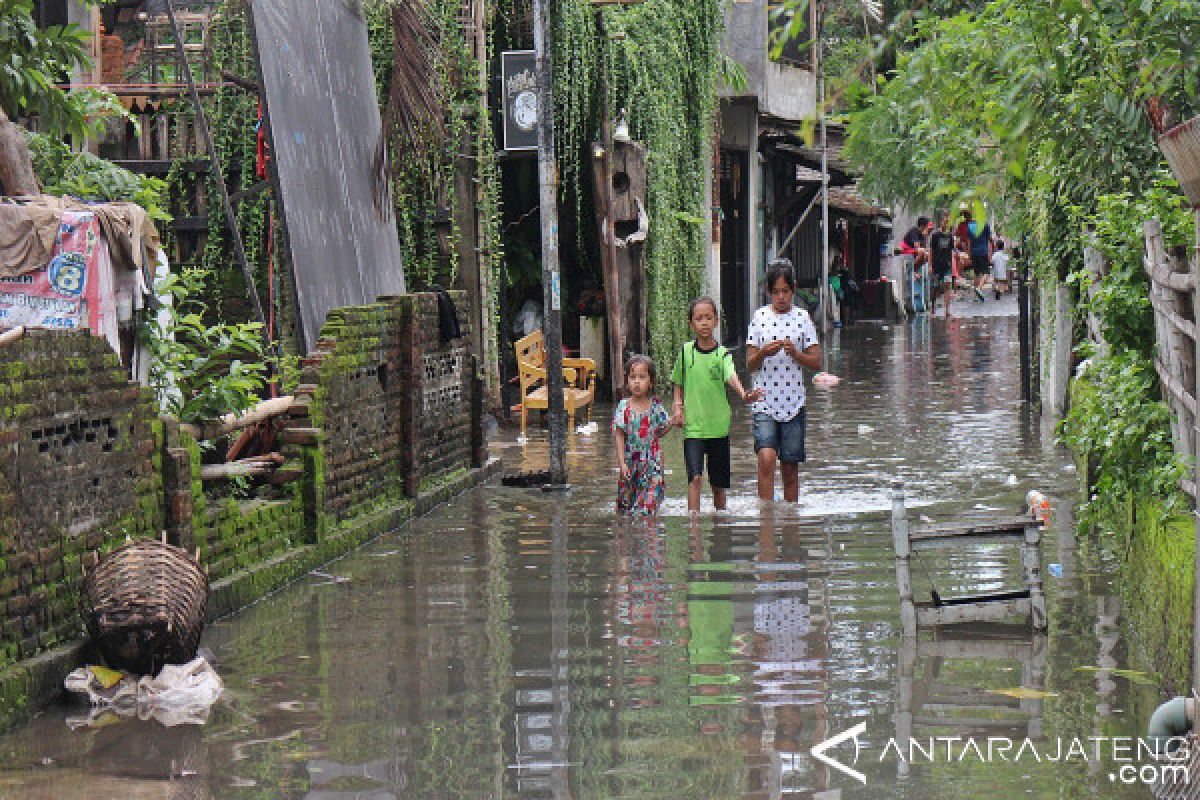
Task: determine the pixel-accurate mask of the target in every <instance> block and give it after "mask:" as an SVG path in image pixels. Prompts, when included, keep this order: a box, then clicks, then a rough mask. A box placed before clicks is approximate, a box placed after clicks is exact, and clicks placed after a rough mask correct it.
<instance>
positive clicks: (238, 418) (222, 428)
mask: <svg viewBox="0 0 1200 800" xmlns="http://www.w3.org/2000/svg"><path fill="white" fill-rule="evenodd" d="M295 399H296V398H295V397H293V396H292V395H290V394H289V395H285V396H284V397H274V398H272V399H270V400H264V401H262V402H261V403H259V404H258V405H257V406H255V407H254V408H252V409H250V410H249V411H247V412H246V413H244V414H234V413H229V414H226V415H224V416H222V417H220V418H219V419H215V420H210V421H208V422H203V423H199V424H192V423H188V422H181V423H180V424H179V429H180V430H181V431H185V432H186V433H187V434H188V435H190V436H191V437H192V438H194V439H196V440H197V441H203V440H205V439H216V438H218V437H220V436H224V435H225V434H227V433H233V432H234V431H236V430H241V429H242V428H248V427H250V426H251V425H254V424H256V423H259V422H263V421H265V420H267V419H270V418H271V417H277V416H279V415H281V414H286V413H287V412H288V409H290V408H291V407H292V402H293V401H294V400H295Z"/></svg>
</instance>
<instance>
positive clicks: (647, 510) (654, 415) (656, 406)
mask: <svg viewBox="0 0 1200 800" xmlns="http://www.w3.org/2000/svg"><path fill="white" fill-rule="evenodd" d="M625 388H626V389H628V390H629V397H626V398H625V399H624V400H622V401H621V402H620V403H618V404H617V410H616V413H614V414H613V434H615V435H616V437H617V453H618V457H619V458H620V459H621V463H620V468H621V480H620V482H619V483H618V484H617V513H619V514H628V515H630V516H634V517H643V516H645V517H652V516H654V515H656V514H657V513H658V507H659V506H660V505H662V501H663V498H664V497H665V495H666V486H665V484H664V482H663V460H662V446H661V445H660V444H659V441H658V440H659V439H661V438H662V437H663V436H665V435H666V434H667V431H669V430H671V426H672V422H671V418H670V416H669V415H668V414H667V409H666V408H665V407H664V406H663V404H662V403H660V402H659V401H658V398H657V397H654V396H653V395H652V394H651V392H653V391H654V362H653V361H651V360H650V359H649V358H647V357H646V356H632V357H631V358H630V359H629V362H628V363H627V364H626V365H625Z"/></svg>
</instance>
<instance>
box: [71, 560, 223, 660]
mask: <svg viewBox="0 0 1200 800" xmlns="http://www.w3.org/2000/svg"><path fill="white" fill-rule="evenodd" d="M80 599H81V603H82V606H83V609H82V610H83V620H84V623H85V624H86V625H87V629H88V633H90V634H91V636H92V638H93V639H95V641H96V643H97V644H98V645H99V646H100V651H101V652H102V653H104V657H105V658H106V659H107V660H108V662H109V665H110V666H113V667H116V668H119V669H124V670H128V671H130V672H135V673H137V674H139V675H155V674H157V673H158V671H159V670H160V669H162V666H163V664H185V663H187V662H188V661H191V660H192V659H193V658H195V657H196V648H197V646H198V645H199V644H200V633H201V632H202V631H203V630H204V614H205V606H206V605H207V604H208V576H206V575H205V574H204V571H203V570H202V569H200V565H199V564H197V563H196V561H195V560H194V559H193V558H192V557H191V556H190V555H188V553H187V552H186V551H185V550H183V549H182V548H179V547H175V546H173V545H169V544H165V543H163V542H159V541H155V540H153V539H143V540H139V541H136V542H130V543H129V544H126V545H123V546H122V547H119V548H118V549H116V550H114V551H113V552H111V553H109V554H108V555H107V556H105V557H104V560H103V561H101V562H100V563H99V564H98V565H97V566H96V567H95V568H94V569H93V570H91V571H90V572H89V573H88V574H87V576H86V577H85V578H84V580H83V593H82V596H81V598H80Z"/></svg>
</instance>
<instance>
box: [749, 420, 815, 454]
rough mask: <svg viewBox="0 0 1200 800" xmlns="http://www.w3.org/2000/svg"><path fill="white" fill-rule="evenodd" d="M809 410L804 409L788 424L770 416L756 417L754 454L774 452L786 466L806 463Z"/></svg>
mask: <svg viewBox="0 0 1200 800" xmlns="http://www.w3.org/2000/svg"><path fill="white" fill-rule="evenodd" d="M807 411H808V409H805V408H802V409H800V412H799V413H798V414H796V416H794V417H792V418H791V419H789V420H788V421H787V422H776V421H775V420H774V419H772V418H771V416H770V415H769V414H755V415H754V452H756V453H757V452H758V451H759V450H762V449H764V448H766V449H769V450H774V451H775V454H776V455H777V456H779V460H780V461H782V462H783V463H784V464H799V463H801V462H802V461H804V459H805V456H804V424H805V416H806V413H807Z"/></svg>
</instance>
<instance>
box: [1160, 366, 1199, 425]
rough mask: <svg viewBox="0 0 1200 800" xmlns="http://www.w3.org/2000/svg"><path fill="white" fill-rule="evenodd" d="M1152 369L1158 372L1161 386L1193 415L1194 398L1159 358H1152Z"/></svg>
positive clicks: (1194, 411)
mask: <svg viewBox="0 0 1200 800" xmlns="http://www.w3.org/2000/svg"><path fill="white" fill-rule="evenodd" d="M1154 370H1155V372H1157V373H1158V380H1159V381H1160V382H1161V383H1162V385H1163V388H1164V389H1166V390H1167V391H1168V392H1169V393H1170V394H1171V396H1172V397H1174V398H1175V399H1176V400H1178V401H1179V402H1180V403H1182V404H1183V407H1184V408H1186V409H1187V410H1188V411H1189V412H1190V413H1191V414H1192V415H1193V416H1194V415H1195V414H1196V398H1194V397H1192V396H1191V395H1190V394H1188V391H1187V389H1185V388H1183V384H1182V383H1180V382H1179V379H1178V378H1176V377H1175V376H1174V375H1172V374H1171V372H1170V370H1168V369H1167V367H1166V365H1165V364H1163V363H1162V361H1161V360H1159V359H1155V360H1154Z"/></svg>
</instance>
